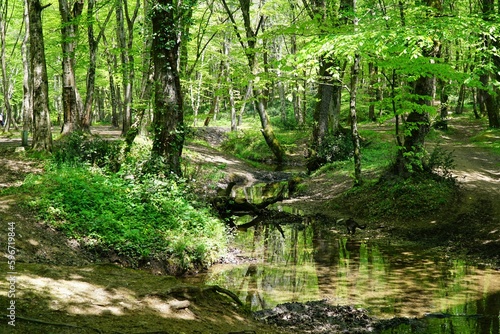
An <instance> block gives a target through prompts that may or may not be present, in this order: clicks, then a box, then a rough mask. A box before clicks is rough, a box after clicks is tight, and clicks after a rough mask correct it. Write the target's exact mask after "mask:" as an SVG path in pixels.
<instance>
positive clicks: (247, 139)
mask: <svg viewBox="0 0 500 334" xmlns="http://www.w3.org/2000/svg"><path fill="white" fill-rule="evenodd" d="M221 149H222V150H224V151H226V152H230V153H232V154H234V155H236V156H237V157H240V158H243V159H247V160H252V161H259V162H262V161H265V160H268V159H272V154H271V152H270V151H269V149H268V148H267V145H266V142H265V140H264V138H263V136H262V134H261V133H260V131H257V130H244V131H237V132H231V133H229V135H228V139H227V140H226V141H224V142H223V143H222V145H221Z"/></svg>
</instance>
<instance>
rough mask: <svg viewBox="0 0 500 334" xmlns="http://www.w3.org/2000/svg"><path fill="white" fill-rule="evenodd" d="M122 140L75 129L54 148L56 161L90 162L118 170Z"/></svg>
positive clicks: (71, 163) (74, 163) (93, 164)
mask: <svg viewBox="0 0 500 334" xmlns="http://www.w3.org/2000/svg"><path fill="white" fill-rule="evenodd" d="M120 149H121V147H120V142H119V141H111V140H105V139H103V138H101V137H98V136H90V135H88V134H85V133H84V132H81V131H74V132H72V133H70V134H68V135H67V136H65V137H63V138H62V139H61V140H60V142H59V143H58V145H57V146H56V147H55V149H54V158H53V159H54V162H55V163H56V164H58V165H61V164H68V165H73V166H75V165H81V164H90V165H92V166H97V167H101V168H107V169H109V170H111V171H118V169H119V167H120V164H119V158H120Z"/></svg>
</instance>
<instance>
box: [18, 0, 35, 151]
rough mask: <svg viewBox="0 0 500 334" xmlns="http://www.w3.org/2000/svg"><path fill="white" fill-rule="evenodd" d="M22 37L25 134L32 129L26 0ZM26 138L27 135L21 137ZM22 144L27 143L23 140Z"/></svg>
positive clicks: (25, 144) (31, 89)
mask: <svg viewBox="0 0 500 334" xmlns="http://www.w3.org/2000/svg"><path fill="white" fill-rule="evenodd" d="M24 24H25V30H24V38H23V44H22V46H21V53H22V57H23V71H24V75H23V107H22V109H23V131H25V133H26V134H27V133H28V132H32V131H33V81H32V80H31V78H32V73H31V63H30V61H29V59H30V55H29V15H28V0H25V1H24ZM23 138H24V139H26V140H27V136H26V137H23ZM22 144H23V146H27V145H28V143H27V142H24V140H23V143H22Z"/></svg>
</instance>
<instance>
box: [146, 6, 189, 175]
mask: <svg viewBox="0 0 500 334" xmlns="http://www.w3.org/2000/svg"><path fill="white" fill-rule="evenodd" d="M176 5H177V4H176V3H175V1H173V0H156V1H155V3H154V4H153V6H152V15H151V22H152V27H153V44H152V48H151V52H152V59H153V64H154V85H155V86H154V88H155V98H154V118H153V136H154V138H153V148H152V153H153V154H154V155H157V156H161V157H163V158H164V159H165V163H166V164H167V167H168V169H169V170H170V171H171V172H173V173H175V174H177V175H181V165H180V158H181V154H182V148H183V145H184V114H183V102H182V92H181V83H180V79H179V72H178V63H179V47H180V42H181V38H179V32H180V27H179V26H178V25H179V24H182V23H181V22H179V21H177V17H178V15H180V13H179V11H181V9H180V8H176Z"/></svg>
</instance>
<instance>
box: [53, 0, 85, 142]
mask: <svg viewBox="0 0 500 334" xmlns="http://www.w3.org/2000/svg"><path fill="white" fill-rule="evenodd" d="M71 4H72V5H73V6H72V7H71ZM83 5H84V3H83V0H76V1H75V2H74V3H70V2H69V1H68V0H59V12H60V14H61V47H62V81H63V87H62V89H63V92H62V97H63V98H62V102H63V110H64V111H63V114H64V125H63V128H62V130H61V132H62V133H63V134H68V133H70V132H72V131H74V130H75V129H77V128H79V127H80V116H81V115H82V109H83V102H82V99H81V97H80V93H79V92H78V88H77V86H76V77H75V66H76V64H75V52H76V45H77V34H78V23H77V21H76V20H77V19H78V18H79V17H80V16H81V15H82V12H83Z"/></svg>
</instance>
